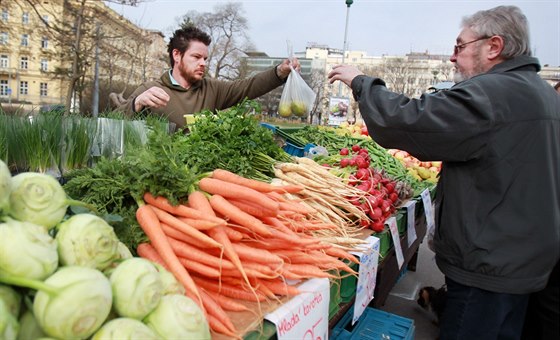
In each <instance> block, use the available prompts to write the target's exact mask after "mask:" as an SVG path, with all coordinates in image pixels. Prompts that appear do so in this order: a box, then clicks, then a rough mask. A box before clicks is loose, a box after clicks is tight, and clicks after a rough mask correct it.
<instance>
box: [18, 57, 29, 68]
mask: <svg viewBox="0 0 560 340" xmlns="http://www.w3.org/2000/svg"><path fill="white" fill-rule="evenodd" d="M27 67H29V57H21V59H20V60H19V68H20V69H22V70H27Z"/></svg>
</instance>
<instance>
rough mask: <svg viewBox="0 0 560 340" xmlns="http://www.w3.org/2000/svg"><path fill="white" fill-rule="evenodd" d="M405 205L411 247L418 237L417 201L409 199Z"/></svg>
mask: <svg viewBox="0 0 560 340" xmlns="http://www.w3.org/2000/svg"><path fill="white" fill-rule="evenodd" d="M404 207H405V208H406V233H407V239H408V247H410V246H411V245H412V244H413V243H414V241H416V238H417V237H418V236H417V235H416V213H415V211H416V201H415V200H409V201H408V202H406V203H405V204H404Z"/></svg>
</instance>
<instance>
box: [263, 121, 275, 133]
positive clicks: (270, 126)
mask: <svg viewBox="0 0 560 340" xmlns="http://www.w3.org/2000/svg"><path fill="white" fill-rule="evenodd" d="M260 124H261V126H262V127H265V128H267V129H269V130H271V131H272V133H276V126H274V125H272V124H267V123H260Z"/></svg>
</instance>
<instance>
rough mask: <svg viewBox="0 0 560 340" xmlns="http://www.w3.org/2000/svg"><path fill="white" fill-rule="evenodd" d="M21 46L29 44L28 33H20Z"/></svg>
mask: <svg viewBox="0 0 560 340" xmlns="http://www.w3.org/2000/svg"><path fill="white" fill-rule="evenodd" d="M21 46H29V34H22V35H21Z"/></svg>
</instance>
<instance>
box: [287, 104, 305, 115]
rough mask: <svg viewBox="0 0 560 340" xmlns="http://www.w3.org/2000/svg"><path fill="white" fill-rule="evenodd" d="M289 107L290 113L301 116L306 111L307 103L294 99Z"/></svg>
mask: <svg viewBox="0 0 560 340" xmlns="http://www.w3.org/2000/svg"><path fill="white" fill-rule="evenodd" d="M290 108H291V109H292V113H293V114H294V115H296V116H298V117H303V116H304V115H305V114H306V113H307V105H305V103H304V102H299V101H294V102H292V105H290Z"/></svg>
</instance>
